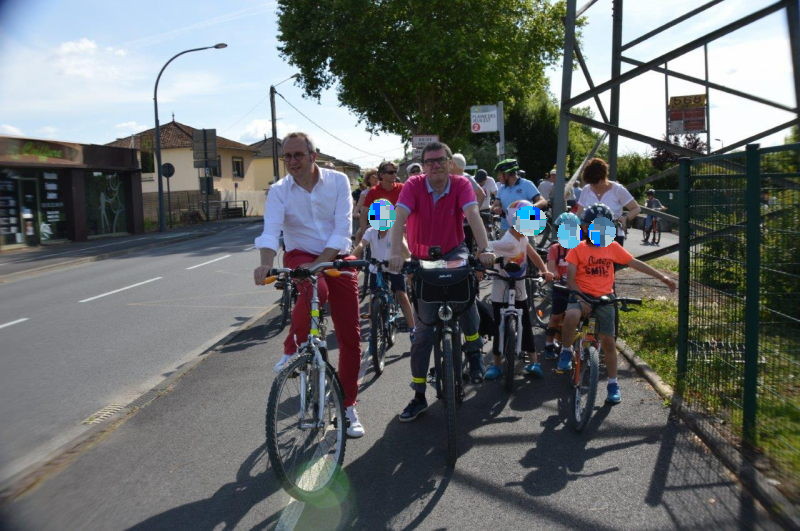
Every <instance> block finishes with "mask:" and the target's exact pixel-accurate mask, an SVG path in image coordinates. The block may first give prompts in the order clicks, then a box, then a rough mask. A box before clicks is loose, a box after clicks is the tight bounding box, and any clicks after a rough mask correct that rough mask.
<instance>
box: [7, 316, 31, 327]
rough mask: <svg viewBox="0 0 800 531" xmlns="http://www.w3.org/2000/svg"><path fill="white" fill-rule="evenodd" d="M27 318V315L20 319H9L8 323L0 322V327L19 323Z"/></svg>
mask: <svg viewBox="0 0 800 531" xmlns="http://www.w3.org/2000/svg"><path fill="white" fill-rule="evenodd" d="M27 320H28V318H27V317H23V318H22V319H17V320H16V321H11V322H8V323H3V324H0V328H5V327H7V326H11V325H15V324H19V323H24V322H25V321H27Z"/></svg>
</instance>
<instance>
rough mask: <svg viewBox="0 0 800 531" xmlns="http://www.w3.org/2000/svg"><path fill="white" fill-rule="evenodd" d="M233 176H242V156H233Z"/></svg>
mask: <svg viewBox="0 0 800 531" xmlns="http://www.w3.org/2000/svg"><path fill="white" fill-rule="evenodd" d="M232 160H233V176H234V177H238V178H240V179H241V178H243V177H244V159H243V158H242V157H233V159H232Z"/></svg>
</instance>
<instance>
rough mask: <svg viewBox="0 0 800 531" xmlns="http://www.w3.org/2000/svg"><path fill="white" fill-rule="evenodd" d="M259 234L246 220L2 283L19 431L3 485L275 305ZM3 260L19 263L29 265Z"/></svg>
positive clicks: (9, 443)
mask: <svg viewBox="0 0 800 531" xmlns="http://www.w3.org/2000/svg"><path fill="white" fill-rule="evenodd" d="M259 229H260V225H259V224H258V223H251V224H238V225H234V226H231V227H230V228H229V229H227V230H225V231H223V232H220V233H218V234H214V235H212V236H206V237H203V238H199V239H192V240H187V241H183V242H180V243H175V244H172V245H168V246H162V247H156V248H152V249H145V250H141V251H139V252H135V253H132V254H128V255H126V256H122V257H117V258H113V259H108V260H103V261H99V262H94V263H88V264H84V265H82V266H80V267H75V268H71V269H65V270H60V271H56V272H50V273H48V274H44V275H38V276H33V277H31V278H25V279H22V280H18V281H15V282H11V283H5V284H0V298H1V299H2V300H3V301H4V303H3V305H2V306H0V342H2V345H3V355H2V356H0V375H2V376H0V419H2V421H3V425H4V426H6V427H9V426H10V427H13V429H4V430H3V438H2V447H1V448H0V470H1V471H2V472H0V479H6V478H7V477H9V476H11V475H12V474H14V473H16V472H18V471H20V470H21V469H23V468H25V467H26V466H28V465H30V464H31V463H33V462H34V461H36V460H38V459H40V458H41V457H42V456H43V455H46V454H47V453H48V452H50V451H52V450H54V449H56V448H58V447H59V446H60V445H61V444H63V443H64V442H65V441H68V440H71V439H73V438H74V437H76V436H77V435H80V434H81V433H82V432H84V431H85V430H87V429H88V428H89V426H87V425H84V424H82V423H81V422H82V421H83V420H84V419H87V418H88V417H90V416H91V415H92V414H94V413H96V412H98V411H99V410H102V409H103V408H108V407H111V408H114V407H117V406H121V405H125V404H128V403H129V402H131V401H132V400H133V399H135V398H136V397H138V396H139V395H141V394H142V393H144V392H145V391H147V390H149V389H150V388H152V387H153V386H154V385H155V384H157V383H158V382H159V381H160V380H162V379H163V378H164V377H166V376H168V375H170V374H171V373H172V372H173V371H175V370H176V369H177V368H178V367H180V366H181V365H183V364H185V363H187V362H190V361H191V360H192V359H193V358H195V357H197V356H198V355H200V354H201V353H203V352H205V350H207V348H208V347H209V346H210V345H211V344H212V343H213V342H214V341H215V340H216V339H218V338H220V337H221V336H223V335H225V334H227V333H229V332H230V331H232V330H234V329H235V328H236V327H238V326H239V325H241V324H242V323H243V322H245V321H247V320H248V319H250V318H252V317H253V316H254V315H256V314H257V313H259V312H263V311H264V310H265V309H266V308H267V307H268V306H269V305H270V304H272V303H273V302H274V300H275V299H276V295H275V293H274V290H266V289H257V288H256V287H255V286H253V281H252V276H251V271H252V268H253V267H254V266H255V265H256V263H257V261H258V258H257V254H256V251H254V250H253V249H252V243H253V238H254V236H255V235H256V234H257V231H258V230H259ZM116 244H119V242H114V241H110V242H107V243H103V244H100V245H111V246H114V245H116ZM81 252H82V251H81V249H80V248H78V249H74V248H73V249H67V250H66V251H64V252H63V253H51V254H56V255H59V256H62V255H68V256H80V255H81ZM94 252H97V251H96V250H95V251H94ZM3 258H4V260H3V262H5V263H6V264H8V266H12V265H15V263H16V264H18V263H20V262H22V263H25V260H26V256H25V255H23V256H21V257H19V258H16V257H15V258H8V257H3ZM12 262H13V263H12ZM8 266H7V268H8Z"/></svg>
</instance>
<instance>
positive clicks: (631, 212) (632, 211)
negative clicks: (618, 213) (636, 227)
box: [622, 199, 642, 221]
mask: <svg viewBox="0 0 800 531" xmlns="http://www.w3.org/2000/svg"><path fill="white" fill-rule="evenodd" d="M625 208H627V209H628V214H627V215H625V214H623V215H622V217H624V218H626V220H627V221H632V220H634V219H636V216H638V215H639V212H641V211H642V207H640V206H639V203H637V202H636V200H635V199H631V200H630V201H629V202H628V203H627V204H626V205H625Z"/></svg>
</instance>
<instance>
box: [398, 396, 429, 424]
mask: <svg viewBox="0 0 800 531" xmlns="http://www.w3.org/2000/svg"><path fill="white" fill-rule="evenodd" d="M427 409H428V402H427V401H426V400H424V399H423V400H419V399H418V398H414V399H413V400H411V402H409V403H408V405H407V406H406V408H405V409H404V410H403V412H402V413H400V422H411V421H412V420H416V419H417V417H419V416H420V415H421V414H422V413H424V412H425V411H426V410H427Z"/></svg>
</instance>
